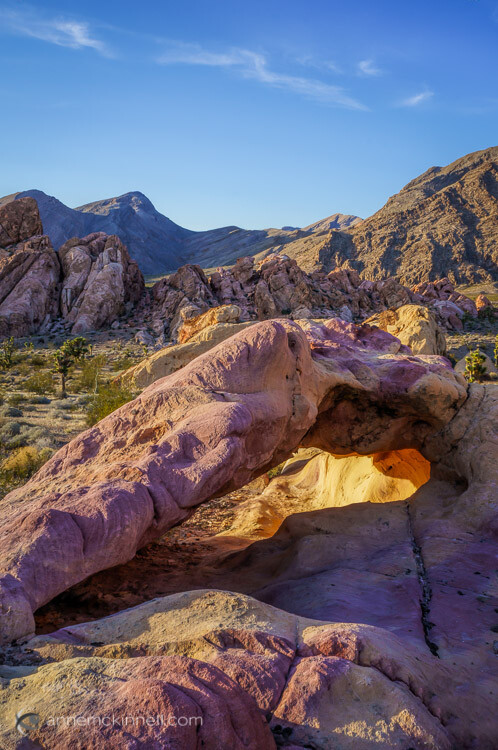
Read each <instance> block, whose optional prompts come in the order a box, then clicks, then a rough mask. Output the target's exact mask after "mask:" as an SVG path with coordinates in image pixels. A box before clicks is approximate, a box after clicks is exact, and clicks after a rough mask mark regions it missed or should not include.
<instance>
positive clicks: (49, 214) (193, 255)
mask: <svg viewBox="0 0 498 750" xmlns="http://www.w3.org/2000/svg"><path fill="white" fill-rule="evenodd" d="M23 197H31V198H34V199H35V200H36V201H37V203H38V207H39V211H40V216H41V219H42V222H43V227H44V232H45V233H46V234H48V236H49V237H50V240H51V242H52V245H53V246H54V248H56V249H57V248H59V247H60V246H61V245H63V244H64V243H65V242H67V241H68V240H69V239H71V238H72V237H84V236H86V235H88V234H91V233H93V232H105V233H106V234H109V235H114V234H115V235H117V236H118V237H120V239H121V240H122V242H124V244H125V245H126V246H127V247H128V248H129V252H130V255H131V257H132V258H133V259H134V260H136V261H137V262H138V264H139V266H140V268H141V270H142V271H143V272H144V273H146V274H151V275H158V274H161V273H167V272H169V271H175V270H176V269H177V268H179V267H180V266H181V265H183V264H184V263H187V262H188V263H198V264H199V265H201V266H203V267H204V268H213V267H216V266H220V265H231V264H233V263H235V261H236V260H237V258H239V257H240V256H243V255H256V256H261V257H264V256H265V255H267V254H268V253H269V252H272V250H274V249H275V250H280V249H281V248H282V247H283V245H286V244H287V243H293V242H299V240H302V239H304V238H308V237H311V236H314V235H317V237H321V236H322V235H324V234H327V233H328V232H329V231H330V229H342V228H347V227H350V226H352V225H353V224H354V223H355V222H358V221H361V219H358V217H357V216H347V215H344V214H333V215H332V216H330V217H328V218H327V219H324V220H322V221H320V222H317V223H316V224H312V225H310V226H309V227H305V228H304V229H299V228H294V227H285V228H283V229H262V230H251V229H241V228H240V227H236V226H227V227H220V228H219V229H211V230H207V231H205V232H193V231H191V230H189V229H184V228H183V227H181V226H179V225H178V224H175V223H174V222H173V221H171V220H170V219H168V218H167V217H166V216H163V214H161V213H159V211H156V209H155V208H154V206H153V204H152V203H151V201H150V200H149V199H148V198H147V197H146V196H145V195H143V193H139V192H132V193H125V194H124V195H121V196H119V197H116V198H108V199H105V200H101V201H95V202H93V203H87V204H86V205H84V206H79V207H78V208H69V207H68V206H66V205H64V203H61V201H59V200H57V198H54V197H52V196H50V195H47V194H46V193H44V192H42V191H41V190H26V191H24V192H22V193H16V194H14V195H12V196H7V197H6V198H5V199H1V200H4V201H6V202H8V201H9V200H13V199H18V198H23ZM1 200H0V203H1Z"/></svg>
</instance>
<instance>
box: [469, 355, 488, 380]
mask: <svg viewBox="0 0 498 750" xmlns="http://www.w3.org/2000/svg"><path fill="white" fill-rule="evenodd" d="M485 361H486V357H485V355H484V354H483V353H482V352H480V351H479V349H474V350H473V351H470V352H469V353H468V355H467V356H466V357H465V362H466V366H465V377H466V378H467V380H468V381H469V383H474V382H475V381H476V380H477V381H480V380H481V379H482V378H483V376H484V375H485V374H486V368H485V366H484V363H485Z"/></svg>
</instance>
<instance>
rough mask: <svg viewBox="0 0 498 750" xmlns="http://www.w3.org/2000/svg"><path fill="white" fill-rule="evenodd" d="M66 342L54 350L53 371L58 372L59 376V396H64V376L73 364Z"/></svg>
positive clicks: (65, 376) (65, 394)
mask: <svg viewBox="0 0 498 750" xmlns="http://www.w3.org/2000/svg"><path fill="white" fill-rule="evenodd" d="M66 344H67V342H65V343H64V344H62V346H61V347H59V349H56V351H55V352H54V372H57V373H59V375H60V376H61V398H66V396H67V393H66V378H67V376H68V374H69V370H70V369H71V365H72V364H73V359H74V356H73V355H72V354H71V351H70V348H69V347H68V346H66Z"/></svg>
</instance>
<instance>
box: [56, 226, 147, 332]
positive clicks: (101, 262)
mask: <svg viewBox="0 0 498 750" xmlns="http://www.w3.org/2000/svg"><path fill="white" fill-rule="evenodd" d="M59 258H60V261H61V265H62V272H63V282H62V291H61V315H62V317H63V318H64V319H65V320H67V321H69V322H70V323H72V329H71V330H72V333H83V332H84V331H92V330H96V329H99V328H102V327H104V326H105V325H110V324H111V323H112V322H113V321H114V320H116V318H117V317H118V316H119V315H120V314H121V313H122V312H124V310H125V309H126V307H128V309H129V310H131V309H132V307H133V305H134V304H135V303H136V302H138V300H139V299H140V297H141V296H142V294H143V291H144V280H143V276H142V274H141V272H140V269H139V268H138V265H137V264H136V263H135V262H134V261H132V260H130V256H129V255H128V251H127V249H126V247H125V246H124V245H123V243H122V242H121V241H120V240H119V238H118V237H116V236H111V237H108V236H107V235H106V234H104V233H103V232H98V233H96V234H89V235H88V236H87V237H83V238H82V239H78V238H76V237H75V238H73V239H72V240H69V241H68V242H66V243H65V244H64V245H63V246H62V247H61V248H60V250H59Z"/></svg>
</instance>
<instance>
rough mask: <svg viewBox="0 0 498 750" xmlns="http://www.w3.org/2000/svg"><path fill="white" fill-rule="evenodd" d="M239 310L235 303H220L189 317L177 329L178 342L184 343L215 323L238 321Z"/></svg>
mask: <svg viewBox="0 0 498 750" xmlns="http://www.w3.org/2000/svg"><path fill="white" fill-rule="evenodd" d="M241 312H242V311H241V309H240V307H238V306H237V305H220V306H219V307H213V308H211V309H210V310H208V311H207V312H205V313H202V314H201V315H198V316H197V317H195V318H189V319H187V320H185V321H184V322H183V324H182V325H181V327H180V329H179V331H178V343H179V344H184V343H185V342H186V341H189V339H191V338H192V337H193V336H195V335H196V334H198V333H200V332H201V331H203V330H204V329H205V328H208V327H209V326H214V325H216V324H217V323H238V322H239V321H240V315H241Z"/></svg>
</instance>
